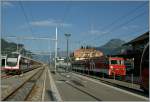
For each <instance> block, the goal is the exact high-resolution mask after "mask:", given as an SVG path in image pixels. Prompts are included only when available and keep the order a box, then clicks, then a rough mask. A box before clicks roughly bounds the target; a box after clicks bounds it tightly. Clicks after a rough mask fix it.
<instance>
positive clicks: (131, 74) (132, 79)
mask: <svg viewBox="0 0 150 102" xmlns="http://www.w3.org/2000/svg"><path fill="white" fill-rule="evenodd" d="M132 67H133V69H132V74H131V82H132V87H133V71H134V58H133V59H132Z"/></svg>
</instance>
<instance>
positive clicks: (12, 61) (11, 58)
mask: <svg viewBox="0 0 150 102" xmlns="http://www.w3.org/2000/svg"><path fill="white" fill-rule="evenodd" d="M17 60H18V54H10V55H8V56H7V65H8V66H16V65H17Z"/></svg>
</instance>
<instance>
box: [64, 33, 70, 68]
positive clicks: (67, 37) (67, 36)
mask: <svg viewBox="0 0 150 102" xmlns="http://www.w3.org/2000/svg"><path fill="white" fill-rule="evenodd" d="M65 36H66V39H67V70H68V69H69V66H68V64H69V46H68V41H69V37H70V36H71V34H68V33H66V34H65Z"/></svg>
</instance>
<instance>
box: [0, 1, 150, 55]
mask: <svg viewBox="0 0 150 102" xmlns="http://www.w3.org/2000/svg"><path fill="white" fill-rule="evenodd" d="M1 5H2V6H1V7H2V8H1V11H2V12H1V14H2V20H1V21H2V24H1V25H2V37H3V38H5V39H7V40H8V41H10V42H11V41H12V42H18V43H22V44H24V45H25V48H26V49H29V50H31V51H34V52H35V51H45V52H47V51H50V50H51V51H54V44H55V43H54V41H52V40H50V39H54V38H55V29H56V27H57V28H58V48H59V50H60V51H65V50H66V38H65V36H64V34H65V33H69V34H71V36H70V37H69V50H70V51H73V50H75V49H77V48H79V47H80V46H81V45H91V46H101V45H104V44H105V43H107V42H108V41H109V40H111V39H114V38H117V39H121V40H124V41H126V42H128V41H130V40H132V39H134V38H135V37H138V36H139V35H141V34H143V33H144V32H146V31H148V30H149V2H148V1H20V2H18V1H3V2H2V3H1ZM10 36H17V37H21V38H22V37H36V38H40V37H42V38H43V37H44V38H50V39H45V40H29V39H26V40H25V39H19V40H16V38H8V37H10Z"/></svg>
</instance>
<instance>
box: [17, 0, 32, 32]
mask: <svg viewBox="0 0 150 102" xmlns="http://www.w3.org/2000/svg"><path fill="white" fill-rule="evenodd" d="M19 4H20V7H21V10H22V12H23V15H24V17H25V20H26V22H27V25H28V27H29V30H30V32H31V33H32V34H33V30H32V27H31V25H30V22H29V19H28V16H27V14H26V12H25V9H24V7H23V5H22V2H21V1H19Z"/></svg>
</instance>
